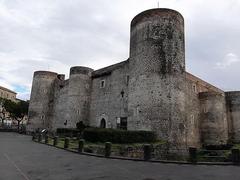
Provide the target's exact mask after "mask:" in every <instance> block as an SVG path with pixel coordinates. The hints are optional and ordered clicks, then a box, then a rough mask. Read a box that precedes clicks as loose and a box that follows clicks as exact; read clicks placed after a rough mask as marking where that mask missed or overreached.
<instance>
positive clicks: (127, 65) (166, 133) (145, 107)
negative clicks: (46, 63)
mask: <svg viewBox="0 0 240 180" xmlns="http://www.w3.org/2000/svg"><path fill="white" fill-rule="evenodd" d="M130 38H131V39H130V56H129V58H128V59H127V60H126V61H123V62H120V63H118V64H114V65H112V66H109V67H106V68H102V69H99V70H96V71H94V70H93V69H91V68H88V67H82V66H77V67H72V68H71V70H70V77H69V79H67V80H65V77H64V75H62V74H57V73H54V72H48V71H36V72H35V73H34V77H33V85H32V92H31V99H30V107H29V123H28V128H27V129H28V131H34V130H36V129H37V128H40V129H42V128H46V129H48V130H49V131H55V130H56V129H57V128H65V127H66V128H70V127H71V128H74V127H76V123H77V122H79V121H82V122H83V123H84V124H85V125H89V126H93V127H102V128H121V129H127V130H147V131H154V132H155V133H156V134H157V135H158V138H160V139H164V140H167V141H168V142H169V143H170V144H171V145H172V146H175V147H176V148H184V147H189V146H195V147H199V146H201V145H206V146H208V145H224V144H227V142H228V141H229V140H232V141H235V142H240V92H224V91H222V90H220V89H218V88H216V87H214V86H213V85H211V84H209V83H207V82H205V81H203V80H201V79H199V78H198V77H195V76H194V75H192V74H190V73H188V72H186V70H185V42H184V19H183V17H182V15H181V14H180V13H178V12H177V11H174V10H171V9H162V8H158V9H150V10H147V11H144V12H142V13H140V14H138V15H137V16H136V17H134V18H133V20H132V22H131V35H130Z"/></svg>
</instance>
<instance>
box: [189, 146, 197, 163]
mask: <svg viewBox="0 0 240 180" xmlns="http://www.w3.org/2000/svg"><path fill="white" fill-rule="evenodd" d="M188 152H189V161H190V162H191V163H196V162H197V148H195V147H189V149H188Z"/></svg>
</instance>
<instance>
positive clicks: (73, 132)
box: [57, 128, 80, 137]
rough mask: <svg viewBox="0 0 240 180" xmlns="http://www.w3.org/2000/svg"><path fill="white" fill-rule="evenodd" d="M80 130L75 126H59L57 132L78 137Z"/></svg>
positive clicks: (60, 134) (61, 134)
mask: <svg viewBox="0 0 240 180" xmlns="http://www.w3.org/2000/svg"><path fill="white" fill-rule="evenodd" d="M78 133H80V131H79V130H78V129H74V128H57V134H58V135H59V136H68V137H73V136H74V137H77V136H78Z"/></svg>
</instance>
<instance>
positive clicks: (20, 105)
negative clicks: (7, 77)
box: [3, 99, 29, 130]
mask: <svg viewBox="0 0 240 180" xmlns="http://www.w3.org/2000/svg"><path fill="white" fill-rule="evenodd" d="M28 106H29V102H28V101H22V100H20V101H19V102H17V103H15V102H13V101H11V100H8V99H4V101H3V107H4V108H5V109H6V111H7V112H9V113H10V117H11V118H12V119H14V120H16V121H17V122H18V130H19V128H20V122H21V121H22V120H23V118H24V116H26V115H27V114H28Z"/></svg>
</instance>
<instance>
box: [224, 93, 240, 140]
mask: <svg viewBox="0 0 240 180" xmlns="http://www.w3.org/2000/svg"><path fill="white" fill-rule="evenodd" d="M225 95H226V103H227V115H228V124H229V136H230V138H231V139H232V140H233V142H235V143H240V91H230V92H226V93H225Z"/></svg>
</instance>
